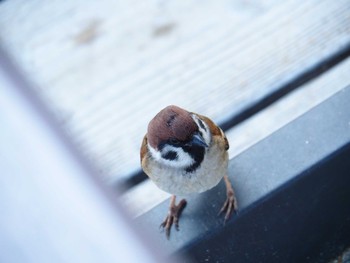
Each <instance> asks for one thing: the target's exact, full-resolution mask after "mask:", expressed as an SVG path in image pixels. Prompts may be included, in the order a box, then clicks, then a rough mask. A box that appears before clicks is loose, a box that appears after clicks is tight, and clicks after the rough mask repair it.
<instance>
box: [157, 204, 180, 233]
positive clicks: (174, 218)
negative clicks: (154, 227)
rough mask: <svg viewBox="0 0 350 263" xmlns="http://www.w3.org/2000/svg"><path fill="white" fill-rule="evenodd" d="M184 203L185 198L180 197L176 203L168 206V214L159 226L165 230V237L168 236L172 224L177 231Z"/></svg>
mask: <svg viewBox="0 0 350 263" xmlns="http://www.w3.org/2000/svg"><path fill="white" fill-rule="evenodd" d="M186 203H187V202H186V200H185V199H182V200H181V201H180V203H179V204H178V205H173V206H170V208H169V212H168V215H167V216H166V218H165V219H164V221H163V222H162V223H161V224H160V226H159V228H161V229H163V230H165V236H166V237H167V239H169V238H170V229H171V226H172V225H173V224H174V225H175V229H176V230H177V231H179V217H180V214H181V212H182V210H183V209H184V208H185V206H186Z"/></svg>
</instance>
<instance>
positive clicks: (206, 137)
mask: <svg viewBox="0 0 350 263" xmlns="http://www.w3.org/2000/svg"><path fill="white" fill-rule="evenodd" d="M192 119H193V120H194V121H195V123H196V124H197V126H198V129H199V131H200V132H201V134H202V137H203V139H204V140H205V142H206V144H208V145H210V142H211V134H210V131H209V127H208V125H207V124H206V123H205V121H203V120H200V119H199V118H198V117H197V115H195V114H192ZM201 123H202V124H203V125H204V127H205V129H204V128H202V125H201Z"/></svg>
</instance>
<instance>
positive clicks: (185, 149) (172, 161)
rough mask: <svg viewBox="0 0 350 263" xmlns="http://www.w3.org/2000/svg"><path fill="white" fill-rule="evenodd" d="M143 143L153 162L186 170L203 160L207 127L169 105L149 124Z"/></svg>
mask: <svg viewBox="0 0 350 263" xmlns="http://www.w3.org/2000/svg"><path fill="white" fill-rule="evenodd" d="M147 139H148V147H149V149H150V153H151V155H152V156H153V158H154V159H155V160H157V161H158V162H160V163H162V164H164V165H167V166H171V167H175V168H176V167H177V168H185V169H188V168H189V167H191V166H193V165H194V164H195V163H196V162H197V163H198V162H200V161H202V160H203V157H204V153H205V150H206V149H207V148H208V147H209V144H210V139H211V138H210V133H209V129H208V127H207V126H206V124H205V123H203V121H201V120H200V119H199V118H198V117H197V116H196V115H194V114H192V113H190V112H188V111H186V110H184V109H181V108H179V107H177V106H174V105H172V106H168V107H166V108H164V109H163V110H161V111H160V112H159V113H158V114H157V115H156V116H155V117H154V118H153V119H152V120H151V121H150V123H149V125H148V131H147Z"/></svg>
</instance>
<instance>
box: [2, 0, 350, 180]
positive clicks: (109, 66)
mask: <svg viewBox="0 0 350 263" xmlns="http://www.w3.org/2000/svg"><path fill="white" fill-rule="evenodd" d="M19 4H21V6H20V7H19ZM39 5H40V6H41V8H40V9H38V8H37V7H38V6H39ZM349 5H350V4H349V2H348V1H346V0H340V1H331V0H322V1H316V0H312V1H307V2H303V3H299V2H295V1H287V2H284V3H283V4H278V5H277V4H276V5H275V6H274V8H272V9H268V8H267V11H266V12H262V13H261V14H260V15H259V16H258V17H257V18H256V19H254V20H252V21H251V22H250V21H249V20H250V18H252V17H254V14H250V15H246V16H244V17H243V18H242V16H240V19H237V16H236V14H237V13H234V12H231V13H230V12H228V11H227V8H226V7H227V6H224V5H220V4H217V5H214V6H213V4H207V5H204V6H201V7H199V9H191V8H190V6H188V5H187V6H185V5H183V6H182V5H180V4H179V5H178V6H176V5H175V7H174V6H172V5H170V4H169V5H163V6H161V7H158V6H157V7H156V5H155V4H150V3H143V4H140V5H135V6H133V3H132V2H128V3H125V2H122V3H117V4H115V3H114V1H107V2H104V4H100V3H96V2H88V3H87V2H79V1H77V2H76V1H74V3H69V4H62V3H61V2H59V1H57V2H52V3H51V2H50V3H45V2H44V1H37V2H34V1H33V2H26V3H25V4H23V3H19V2H16V1H8V2H4V3H3V4H2V5H1V8H0V29H1V40H2V41H3V42H4V44H5V45H6V46H7V48H8V49H9V50H10V52H11V53H12V55H13V56H14V57H15V59H16V60H17V61H18V62H19V64H20V65H21V66H23V68H24V70H25V72H26V73H28V74H29V76H31V78H32V80H33V81H34V82H35V83H37V84H38V86H39V87H40V88H39V89H38V90H39V91H40V92H41V93H42V96H43V97H45V98H46V99H47V100H48V104H51V105H53V106H54V109H55V111H56V113H57V116H58V118H59V119H60V120H61V121H62V123H63V124H64V126H65V128H66V129H67V131H68V132H69V133H70V134H72V135H73V137H74V138H75V140H76V142H77V143H78V145H79V147H80V148H81V149H82V150H83V151H84V152H85V153H86V155H87V156H89V158H91V159H92V160H94V161H95V162H96V163H97V164H98V166H99V167H100V168H101V174H102V175H104V176H105V178H106V180H108V181H110V182H111V181H115V180H118V178H121V177H123V176H126V175H128V174H130V173H132V172H133V171H135V170H137V169H138V168H139V160H138V150H139V144H140V141H141V139H142V136H143V135H144V133H145V131H146V127H147V123H148V121H149V119H150V118H151V117H152V116H154V114H155V113H156V112H158V111H159V109H160V108H162V107H164V106H166V105H168V104H177V105H179V106H182V107H185V108H187V109H189V110H193V111H197V112H200V113H202V114H205V115H208V116H210V117H212V118H213V119H214V120H216V121H218V122H222V121H224V120H225V119H227V118H228V117H229V116H231V115H232V114H233V113H234V112H238V111H240V110H242V109H243V108H244V107H246V106H247V105H248V104H251V103H255V102H256V101H259V100H260V99H261V98H263V97H264V96H266V94H269V93H271V92H273V91H275V90H276V89H278V88H279V87H280V86H281V85H283V84H285V83H287V82H288V81H289V80H290V79H293V78H294V77H295V76H296V75H298V74H301V73H302V72H303V71H305V70H306V69H309V68H312V67H313V66H314V65H315V64H317V63H319V61H320V60H322V59H325V58H326V57H329V56H331V55H332V54H335V53H336V52H337V51H339V50H340V49H342V48H344V47H345V46H346V45H347V44H348V43H349V42H350V34H349V27H348V24H349V16H348V12H347V10H348V9H349ZM131 6H133V8H130V7H131ZM213 7H215V8H214V9H213ZM212 10H216V11H217V12H213V11H212ZM208 14H211V15H212V16H211V15H208ZM206 18H208V20H207V19H206ZM25 21H31V22H30V23H24V22H25ZM201 21H208V22H201ZM238 28H239V29H238ZM208 105H210V106H208Z"/></svg>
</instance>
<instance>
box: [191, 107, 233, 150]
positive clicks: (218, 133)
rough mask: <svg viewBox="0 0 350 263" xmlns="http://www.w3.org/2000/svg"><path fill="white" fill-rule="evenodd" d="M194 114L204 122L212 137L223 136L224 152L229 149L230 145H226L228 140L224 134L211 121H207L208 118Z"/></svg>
mask: <svg viewBox="0 0 350 263" xmlns="http://www.w3.org/2000/svg"><path fill="white" fill-rule="evenodd" d="M194 114H196V115H197V116H198V117H199V118H201V119H202V120H203V121H205V123H206V124H207V125H208V126H209V129H210V132H211V134H212V135H213V136H222V135H223V136H224V141H225V149H226V151H227V150H228V149H229V148H230V145H229V143H228V140H227V138H226V135H225V133H224V132H223V130H222V129H221V128H220V127H219V126H217V125H216V124H215V123H214V122H213V121H212V120H211V119H209V118H208V117H205V116H203V115H200V114H197V113H194Z"/></svg>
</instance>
